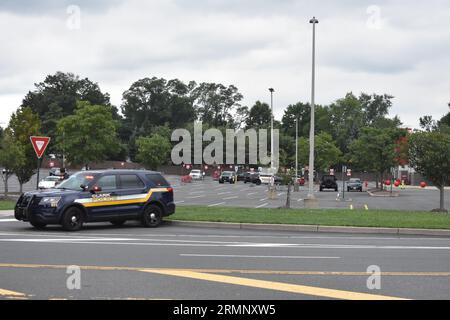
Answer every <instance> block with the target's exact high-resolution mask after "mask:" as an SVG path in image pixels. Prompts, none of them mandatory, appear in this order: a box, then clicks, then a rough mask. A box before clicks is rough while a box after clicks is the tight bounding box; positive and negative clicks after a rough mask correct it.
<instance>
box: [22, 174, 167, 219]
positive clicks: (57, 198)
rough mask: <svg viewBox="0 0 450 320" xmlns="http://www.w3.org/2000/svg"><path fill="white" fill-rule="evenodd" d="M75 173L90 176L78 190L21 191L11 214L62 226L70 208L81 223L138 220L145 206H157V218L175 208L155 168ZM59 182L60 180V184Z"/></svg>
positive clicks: (75, 176)
mask: <svg viewBox="0 0 450 320" xmlns="http://www.w3.org/2000/svg"><path fill="white" fill-rule="evenodd" d="M77 176H78V177H83V178H85V177H88V178H90V179H91V180H89V183H88V184H86V185H83V186H79V188H78V190H76V188H74V189H65V188H59V189H58V188H56V189H49V190H45V191H34V192H26V193H24V194H22V195H21V197H20V198H19V200H18V201H17V203H16V206H15V210H14V213H15V218H16V219H17V220H20V221H27V222H30V223H31V224H32V225H34V226H36V227H38V226H41V227H43V226H45V225H50V224H62V225H63V226H64V217H65V214H66V213H67V212H68V210H69V209H70V208H77V209H78V212H80V213H81V214H82V220H83V222H84V223H85V222H103V221H110V222H125V221H127V220H139V219H141V218H142V216H143V213H144V212H145V210H146V208H147V207H149V206H152V208H157V209H155V210H156V211H158V210H159V213H158V214H160V216H161V218H162V217H164V216H169V215H171V214H173V213H174V212H175V203H174V195H173V189H172V188H171V186H170V184H169V183H168V182H167V181H166V180H165V179H164V178H163V177H162V175H161V174H159V173H157V172H152V171H144V170H106V171H84V172H79V173H77V174H76V175H74V177H71V179H77ZM74 181H75V180H74ZM69 184H70V183H69ZM63 186H64V183H63V184H61V185H60V187H63ZM72 211H74V210H72Z"/></svg>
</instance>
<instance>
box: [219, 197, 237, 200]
mask: <svg viewBox="0 0 450 320" xmlns="http://www.w3.org/2000/svg"><path fill="white" fill-rule="evenodd" d="M238 198H239V196H235V197H228V198H223V199H222V200H232V199H238Z"/></svg>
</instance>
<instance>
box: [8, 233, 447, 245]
mask: <svg viewBox="0 0 450 320" xmlns="http://www.w3.org/2000/svg"><path fill="white" fill-rule="evenodd" d="M0 236H22V237H31V236H33V237H47V236H52V237H71V238H73V236H74V235H73V234H72V233H64V232H58V234H56V233H49V232H45V233H34V232H33V233H27V232H23V233H18V232H7V231H5V232H0ZM84 236H87V237H97V238H98V237H105V236H114V237H118V236H119V237H137V236H139V237H143V238H144V240H145V238H147V237H187V238H249V239H251V238H257V239H263V238H269V239H319V240H320V239H328V240H333V241H336V240H373V241H384V240H394V241H397V240H399V241H411V240H417V241H421V240H426V241H428V240H429V241H445V242H449V243H450V239H449V238H435V237H431V238H426V237H413V238H411V237H375V236H373V237H363V236H354V237H352V236H296V235H280V234H278V235H273V236H272V235H265V234H256V235H239V234H226V235H224V234H168V233H166V234H151V235H150V234H135V233H133V234H130V233H91V232H85V233H84ZM155 240H156V239H155Z"/></svg>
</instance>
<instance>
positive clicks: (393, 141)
mask: <svg viewBox="0 0 450 320" xmlns="http://www.w3.org/2000/svg"><path fill="white" fill-rule="evenodd" d="M405 134H406V132H405V131H404V130H399V129H388V130H385V129H377V128H370V127H368V128H363V129H362V132H361V136H360V137H359V138H358V139H356V140H354V141H353V142H352V143H351V145H350V147H349V149H350V153H349V155H348V160H349V162H350V163H352V164H353V165H354V166H355V168H357V169H360V170H364V171H369V172H376V173H377V174H378V179H377V188H378V181H380V179H381V180H383V178H384V175H385V173H386V172H389V170H390V169H391V168H392V167H395V166H396V165H398V158H397V157H398V154H397V152H396V150H397V147H398V146H397V142H398V141H399V139H400V137H402V136H404V135H405Z"/></svg>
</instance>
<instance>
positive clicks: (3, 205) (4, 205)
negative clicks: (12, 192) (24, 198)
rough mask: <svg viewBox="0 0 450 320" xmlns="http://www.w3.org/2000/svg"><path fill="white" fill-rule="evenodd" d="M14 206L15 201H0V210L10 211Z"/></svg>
mask: <svg viewBox="0 0 450 320" xmlns="http://www.w3.org/2000/svg"><path fill="white" fill-rule="evenodd" d="M15 205H16V202H15V201H10V200H0V210H12V209H14V206H15Z"/></svg>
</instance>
